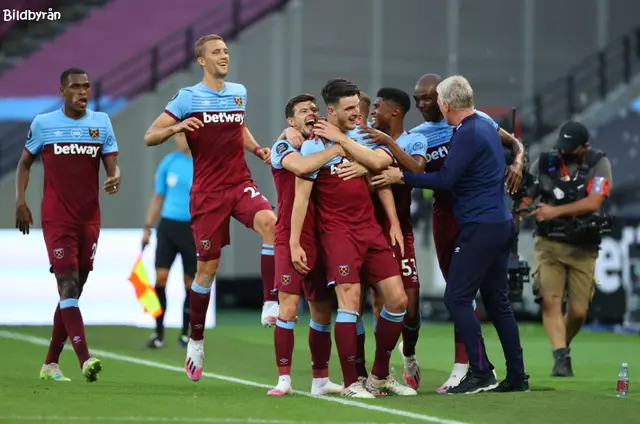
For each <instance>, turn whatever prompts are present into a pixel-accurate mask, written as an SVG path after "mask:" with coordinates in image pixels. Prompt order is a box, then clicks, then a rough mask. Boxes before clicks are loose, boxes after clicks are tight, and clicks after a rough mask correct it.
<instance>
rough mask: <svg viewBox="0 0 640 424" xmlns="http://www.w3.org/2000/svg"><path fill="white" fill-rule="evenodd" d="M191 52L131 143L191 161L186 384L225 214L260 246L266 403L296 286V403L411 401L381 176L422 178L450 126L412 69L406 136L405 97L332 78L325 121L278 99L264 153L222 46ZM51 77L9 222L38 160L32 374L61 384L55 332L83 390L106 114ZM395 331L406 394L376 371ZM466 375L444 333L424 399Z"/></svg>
mask: <svg viewBox="0 0 640 424" xmlns="http://www.w3.org/2000/svg"><path fill="white" fill-rule="evenodd" d="M195 55H196V58H197V61H198V63H199V64H200V66H201V67H202V68H203V71H204V77H203V80H202V82H201V83H198V84H196V85H194V86H191V87H186V88H183V89H181V90H179V91H178V93H176V95H175V96H174V97H173V98H172V99H171V100H170V101H169V103H168V105H167V107H166V109H165V110H164V111H163V113H162V114H160V116H159V117H158V118H157V119H156V120H155V122H154V123H153V124H152V125H151V127H150V128H149V130H148V131H147V133H146V134H145V137H144V140H145V143H146V145H147V146H155V145H159V144H161V143H163V142H165V141H166V140H168V139H169V138H171V137H172V136H173V135H175V134H178V133H184V134H185V136H186V140H187V143H188V145H189V148H190V150H191V153H192V155H193V168H194V172H193V184H192V188H191V197H190V211H191V227H192V230H193V236H194V241H195V244H196V250H197V257H198V266H197V273H196V279H195V281H194V282H193V284H192V286H191V292H190V297H189V299H190V305H189V314H190V317H189V318H190V335H189V341H188V344H187V354H186V359H185V371H186V373H187V375H188V377H189V378H190V379H191V380H193V381H198V380H199V379H200V378H201V376H202V372H203V363H204V326H205V317H206V314H207V309H208V306H209V303H210V295H211V287H212V284H213V281H214V278H215V275H216V272H217V269H218V265H219V262H220V255H221V250H222V248H223V247H224V246H225V245H228V244H229V243H230V235H229V224H230V218H231V217H232V216H233V217H234V218H235V219H237V220H238V221H240V222H242V223H243V224H244V225H245V226H247V227H248V228H251V229H253V230H254V231H256V232H258V233H259V234H260V235H261V237H262V240H263V246H262V253H261V254H262V256H261V273H262V278H263V284H264V296H265V306H264V308H263V313H262V322H263V324H275V329H274V348H275V359H276V364H277V368H278V372H279V379H278V383H277V385H276V386H275V387H274V388H273V389H271V390H270V391H269V392H268V394H269V395H272V396H282V395H287V394H290V393H292V382H291V376H290V370H291V363H292V356H293V346H294V331H293V330H294V327H295V324H296V322H297V307H298V303H299V300H300V295H301V292H304V296H305V299H306V300H307V301H308V303H309V308H310V312H311V320H310V322H309V348H310V351H311V368H312V387H311V393H312V394H314V395H327V394H342V395H344V396H347V397H355V398H374V397H375V396H379V395H399V396H413V395H416V394H417V392H416V390H417V389H418V387H419V385H420V369H419V367H418V362H417V360H416V344H417V341H418V333H419V329H420V312H419V279H418V273H417V266H416V258H415V250H414V246H413V243H414V237H413V228H412V223H411V216H410V206H411V187H409V186H407V185H405V184H391V185H390V184H389V181H388V177H387V176H386V175H385V172H384V171H385V169H387V168H389V167H400V168H402V169H405V170H408V171H410V172H413V173H422V172H432V171H437V170H439V169H440V168H441V167H442V166H443V164H444V162H445V159H446V157H447V154H448V143H449V141H450V139H451V137H452V135H453V131H454V129H453V128H452V127H451V126H449V125H448V124H447V123H446V122H445V121H444V120H443V117H442V114H441V112H440V109H439V106H438V103H437V97H438V94H437V91H436V87H437V85H438V84H439V82H440V78H439V77H438V76H437V75H434V74H427V75H424V76H423V77H421V78H420V79H419V80H418V81H417V83H416V86H415V93H414V100H415V104H416V107H417V108H418V109H419V111H420V112H421V114H422V116H423V117H424V120H425V122H423V123H422V124H420V125H418V126H417V127H415V128H414V129H412V130H410V131H407V130H405V128H404V117H405V115H406V114H407V112H408V111H409V109H410V107H411V99H410V97H409V95H408V94H407V93H406V92H404V91H402V90H400V89H396V88H382V89H380V90H379V91H378V93H377V96H376V98H375V100H374V101H373V104H371V100H370V99H369V98H368V97H367V96H366V95H365V94H364V93H363V92H362V91H361V90H360V89H359V88H358V87H357V86H356V85H355V84H353V83H352V82H350V81H347V80H345V79H332V80H330V81H328V82H327V84H326V85H325V86H324V88H323V89H322V100H323V101H324V103H325V105H326V115H325V116H324V117H322V116H321V114H320V111H319V108H318V106H317V105H316V99H315V98H314V97H313V96H312V95H309V94H299V95H297V96H295V97H293V98H292V99H290V100H289V101H288V102H287V104H286V105H285V108H284V110H285V118H286V121H287V123H288V128H286V129H285V130H284V131H283V132H282V134H281V135H280V137H278V140H277V141H276V142H275V143H274V144H273V147H272V148H267V147H261V146H260V145H259V144H258V143H257V142H256V140H255V139H254V137H253V136H252V135H251V132H250V131H249V129H248V128H247V126H246V125H245V108H246V104H247V90H246V88H245V87H244V86H243V85H241V84H237V83H231V82H226V81H225V77H226V75H227V72H228V66H229V51H228V48H227V45H226V44H225V42H224V40H223V39H222V38H221V37H220V36H217V35H207V36H204V37H202V38H200V39H199V40H198V41H197V43H196V46H195ZM60 82H61V92H62V95H63V97H64V99H65V105H64V107H63V109H61V110H58V111H55V112H51V113H48V114H43V115H38V116H37V117H36V118H35V119H34V120H33V122H32V124H31V129H30V131H29V134H28V137H27V143H26V148H25V151H24V153H23V154H22V157H21V158H20V162H19V165H18V172H17V181H16V191H17V206H16V226H17V227H18V228H19V229H20V230H21V231H22V232H23V233H28V231H29V226H30V225H32V224H33V222H32V219H31V212H30V211H29V208H28V206H27V204H26V200H25V198H26V196H25V193H26V188H27V183H28V180H29V169H30V167H31V165H32V164H33V162H34V158H35V156H36V155H41V157H42V163H43V166H44V168H45V184H44V200H43V203H42V229H43V233H44V238H45V243H46V246H47V251H48V254H49V259H50V262H51V267H52V272H53V273H54V274H55V276H56V279H57V282H58V288H59V293H60V302H59V305H58V307H57V309H56V311H55V315H54V321H53V331H52V338H51V344H50V346H49V352H48V354H47V357H46V360H45V364H44V365H43V367H42V370H41V378H45V379H53V380H68V379H67V378H66V377H64V375H63V374H62V372H61V371H60V369H59V367H58V365H57V364H58V359H59V356H60V353H61V351H62V347H63V346H64V343H65V340H66V339H67V338H69V340H71V342H72V345H73V347H74V349H75V351H76V354H77V356H78V359H79V361H80V365H81V367H82V370H83V374H84V375H85V377H86V379H87V380H88V381H96V379H97V376H98V373H99V372H100V370H101V363H100V361H99V360H98V359H95V358H92V357H90V355H89V352H88V349H87V343H86V340H85V334H84V325H83V322H82V316H81V314H80V310H79V308H78V298H79V296H80V294H81V293H82V288H83V286H84V284H85V283H86V281H87V276H88V274H89V272H90V271H91V270H92V269H93V259H94V257H95V254H96V248H97V245H98V236H99V231H100V226H99V224H100V210H99V203H98V176H99V168H100V160H101V159H102V161H103V163H104V165H105V168H106V170H107V176H108V178H107V180H106V181H105V183H104V190H105V191H107V192H108V193H116V192H117V191H118V189H119V183H120V171H119V168H118V166H117V162H116V157H117V153H118V147H117V142H116V138H115V135H114V133H113V128H112V126H111V123H110V120H109V117H108V115H106V114H104V113H101V112H93V111H90V110H87V109H86V107H87V103H88V101H89V97H90V91H91V86H90V82H89V78H88V76H87V74H86V72H84V71H83V70H81V69H75V68H74V69H69V70H66V71H65V72H63V74H62V75H61V81H60ZM476 113H478V114H479V115H482V116H483V117H484V118H485V119H487V120H490V121H491V122H493V121H492V120H491V118H490V117H488V116H487V115H484V114H482V113H481V112H476ZM369 117H370V118H371V119H369ZM494 124H495V123H494ZM495 127H496V130H497V131H499V132H500V136H501V139H502V140H503V143H504V144H505V145H506V146H508V147H510V148H511V149H512V151H513V153H514V155H515V156H516V157H520V158H521V157H522V154H523V151H522V145H521V143H520V142H519V141H518V140H517V139H515V138H514V137H513V136H512V135H511V134H509V133H507V132H506V131H504V130H502V129H501V128H499V127H498V125H497V124H495ZM244 150H248V151H250V152H252V153H253V154H254V155H256V156H257V157H259V158H260V159H261V160H263V161H264V163H265V164H270V165H271V170H272V173H273V178H274V181H275V186H276V191H277V196H278V200H277V217H276V215H275V214H274V212H273V208H272V206H271V204H270V203H269V201H268V200H267V199H266V198H265V197H264V196H263V195H262V194H261V193H260V192H259V191H258V188H257V186H256V185H255V183H254V182H253V180H252V178H251V175H250V172H249V168H248V166H247V163H246V160H245V156H244ZM521 163H522V161H521V160H516V161H514V165H513V166H512V167H510V168H508V170H507V172H508V173H509V178H508V179H507V181H510V182H511V185H512V186H513V185H515V184H516V183H517V182H518V181H517V180H518V175H521ZM509 188H512V187H509ZM434 200H435V202H434V213H433V226H432V228H433V237H434V242H435V246H436V250H437V256H438V261H439V264H440V268H441V270H442V272H443V274H444V276H445V279H446V277H447V272H448V270H449V264H450V262H451V256H452V254H453V249H454V241H455V238H456V236H457V233H458V224H457V222H456V219H455V216H454V214H453V209H452V197H451V195H450V194H449V193H448V192H436V193H435V194H434ZM366 287H368V288H369V290H370V293H371V297H372V301H373V302H372V303H373V309H374V327H373V328H374V337H375V341H376V342H375V346H376V351H375V356H374V361H373V366H372V367H371V369H370V370H368V369H367V367H366V362H365V327H364V324H363V320H362V311H363V304H364V298H365V295H366V291H367V290H365V288H366ZM334 293H335V296H336V297H337V301H338V311H337V317H336V320H335V323H334V325H333V329H334V338H335V343H336V347H337V352H338V359H339V361H340V365H341V368H342V384H336V383H333V382H331V381H330V380H329V375H328V368H329V359H330V355H331V328H332V325H331V320H332V315H333V310H332V304H333V295H334ZM401 337H402V341H401V342H400V344H399V353H400V355H401V357H402V360H403V364H404V373H403V379H404V383H405V384H406V385H403V384H400V383H399V382H398V381H396V380H395V379H394V377H393V376H392V375H390V371H389V362H390V358H391V354H392V352H393V351H394V349H395V347H396V345H397V344H398V340H399V339H400V338H401ZM467 368H468V365H467V357H466V352H465V348H464V345H463V344H462V343H461V342H460V341H459V340H458V339H457V337H456V341H455V361H454V367H453V371H452V372H451V375H450V377H449V378H448V380H447V381H446V382H445V383H444V384H443V385H442V386H441V387H440V388H439V389H438V392H440V393H446V392H447V390H448V389H450V388H452V387H455V386H457V385H458V383H459V382H460V379H461V378H462V377H464V376H465V374H466V373H467Z"/></svg>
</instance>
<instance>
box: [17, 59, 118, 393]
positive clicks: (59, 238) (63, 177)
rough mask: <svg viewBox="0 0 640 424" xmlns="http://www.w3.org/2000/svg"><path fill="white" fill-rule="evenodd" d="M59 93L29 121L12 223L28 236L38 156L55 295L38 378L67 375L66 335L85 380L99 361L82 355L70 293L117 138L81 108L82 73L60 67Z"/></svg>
mask: <svg viewBox="0 0 640 424" xmlns="http://www.w3.org/2000/svg"><path fill="white" fill-rule="evenodd" d="M60 92H61V93H62V96H63V98H64V106H63V107H62V108H61V109H58V110H56V111H54V112H49V113H45V114H41V115H38V116H36V117H35V118H34V119H33V121H32V122H31V128H30V129H29V133H28V135H27V142H26V145H25V149H24V151H23V152H22V156H20V161H19V162H18V169H17V171H16V227H17V228H18V229H19V230H20V231H21V232H22V233H23V234H29V226H30V225H33V219H32V217H31V211H30V210H29V206H27V202H26V191H27V185H28V183H29V175H30V171H31V165H33V162H34V160H35V157H36V156H38V155H40V156H41V158H42V166H43V168H44V193H43V198H42V213H41V216H42V233H43V235H44V241H45V244H46V246H47V253H48V255H49V261H50V263H51V272H53V274H54V275H55V277H56V281H57V283H58V293H59V294H60V302H59V303H58V307H57V308H56V311H55V314H54V316H53V330H52V334H51V342H50V344H49V351H48V353H47V357H46V359H45V361H44V365H43V366H42V369H41V370H40V378H41V379H43V380H56V381H69V378H67V377H65V376H64V375H63V374H62V371H60V367H59V366H58V360H59V359H60V353H61V352H62V349H63V348H64V343H65V341H66V339H67V338H68V339H69V340H70V341H71V345H72V346H73V349H74V350H75V352H76V355H77V357H78V360H79V361H80V366H81V367H82V373H83V374H84V376H85V378H86V380H87V381H89V382H93V381H97V379H98V374H99V373H100V371H101V370H102V364H101V362H100V360H99V359H96V358H92V357H91V356H90V355H89V349H88V348H87V340H86V337H85V329H84V322H83V320H82V314H81V313H80V308H79V307H78V298H79V297H80V295H81V294H82V289H83V287H84V285H85V284H86V282H87V278H88V276H89V273H90V272H91V271H92V270H93V260H94V258H95V256H96V248H97V246H98V237H99V235H100V202H99V188H98V178H99V174H100V160H102V163H103V164H104V167H105V169H106V171H107V180H106V181H105V182H104V186H103V187H104V190H105V191H106V192H107V193H109V194H114V193H117V192H118V189H119V185H120V169H119V168H118V162H117V155H118V143H117V141H116V137H115V134H114V132H113V127H112V126H111V120H110V119H109V115H107V114H106V113H103V112H94V111H91V110H87V104H88V102H89V99H90V97H91V83H90V82H89V77H88V75H87V73H86V72H85V71H83V70H82V69H76V68H71V69H67V70H65V71H64V72H62V75H60Z"/></svg>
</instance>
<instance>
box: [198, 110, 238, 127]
mask: <svg viewBox="0 0 640 424" xmlns="http://www.w3.org/2000/svg"><path fill="white" fill-rule="evenodd" d="M202 122H204V123H205V124H211V123H214V124H218V123H237V124H242V123H243V122H244V113H239V112H212V113H207V112H203V113H202Z"/></svg>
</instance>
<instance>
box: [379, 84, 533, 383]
mask: <svg viewBox="0 0 640 424" xmlns="http://www.w3.org/2000/svg"><path fill="white" fill-rule="evenodd" d="M437 91H438V105H439V106H440V109H441V111H442V114H443V115H444V118H445V119H446V120H447V122H448V123H449V124H450V125H454V126H455V127H456V128H455V130H454V135H453V138H452V139H451V147H450V149H449V155H448V156H447V159H446V161H445V163H444V165H443V167H442V169H441V170H440V171H438V172H432V173H427V174H411V173H408V172H404V173H402V175H400V171H398V170H393V169H390V170H388V171H385V173H387V174H391V175H389V178H390V179H391V180H393V179H396V180H400V181H404V182H405V183H406V184H409V185H411V186H413V187H419V188H430V189H441V190H450V191H452V193H453V208H454V213H455V215H456V218H457V220H458V222H460V224H461V228H460V233H459V234H458V237H457V239H456V244H455V248H454V253H453V260H452V262H451V268H450V269H449V280H448V281H447V288H446V289H445V304H446V305H447V309H449V312H450V313H451V316H452V317H453V321H454V323H455V325H456V328H458V330H459V332H460V335H461V337H462V340H463V341H464V344H465V348H466V351H467V355H468V356H469V372H468V373H467V375H466V376H465V377H464V379H463V380H462V381H461V383H460V385H458V386H457V387H453V388H450V389H449V390H448V391H447V393H450V394H457V393H478V392H484V391H489V390H493V391H500V392H507V391H509V392H510V391H526V390H528V389H529V384H528V376H527V375H526V374H525V372H524V362H523V358H522V347H521V345H520V334H519V331H518V323H517V322H516V319H515V316H514V315H513V310H512V309H511V304H510V302H509V296H508V284H507V274H508V261H509V248H510V246H511V242H512V239H513V237H514V236H515V230H514V226H513V221H512V216H511V212H510V211H509V206H508V204H507V199H506V196H505V185H504V184H505V179H504V176H505V169H506V163H505V159H504V153H503V151H502V144H501V142H500V136H499V135H498V133H497V132H496V130H495V127H494V126H492V125H491V124H490V123H489V122H487V121H486V120H484V119H481V118H480V119H479V118H478V115H476V114H475V113H474V105H473V90H472V89H471V86H470V85H469V82H468V81H467V80H466V79H465V78H464V77H461V76H453V77H449V78H447V79H445V80H444V81H442V82H441V83H440V84H439V85H438V87H437ZM478 290H480V294H481V295H482V300H483V301H484V304H485V306H486V308H487V312H488V313H489V316H490V317H491V320H492V321H493V324H494V326H495V328H496V330H497V332H498V335H499V337H500V342H501V343H502V348H503V351H504V355H505V358H506V360H507V377H506V379H505V380H504V381H502V382H501V383H500V384H498V383H497V381H496V378H495V376H494V374H493V372H492V371H493V365H492V364H491V362H489V358H488V357H487V353H486V350H485V346H484V340H483V338H482V333H481V329H480V323H479V322H478V320H477V318H476V316H475V314H474V311H473V306H472V304H473V300H474V298H475V296H476V294H477V292H478Z"/></svg>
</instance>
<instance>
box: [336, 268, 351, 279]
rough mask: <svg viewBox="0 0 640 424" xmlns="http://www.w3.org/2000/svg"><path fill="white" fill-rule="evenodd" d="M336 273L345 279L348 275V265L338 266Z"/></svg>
mask: <svg viewBox="0 0 640 424" xmlns="http://www.w3.org/2000/svg"><path fill="white" fill-rule="evenodd" d="M338 272H340V275H341V276H343V277H346V276H347V275H349V265H338Z"/></svg>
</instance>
